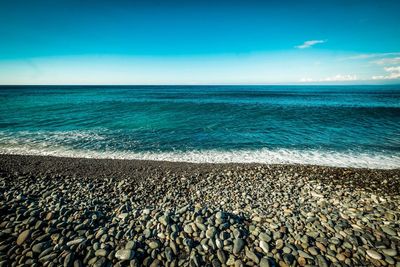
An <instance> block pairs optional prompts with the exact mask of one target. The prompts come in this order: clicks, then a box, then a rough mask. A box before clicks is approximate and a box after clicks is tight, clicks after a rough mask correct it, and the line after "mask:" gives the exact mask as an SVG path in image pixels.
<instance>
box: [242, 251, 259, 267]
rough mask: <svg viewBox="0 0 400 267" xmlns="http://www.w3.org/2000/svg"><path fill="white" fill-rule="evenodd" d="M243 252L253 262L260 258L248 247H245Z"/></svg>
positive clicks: (257, 261)
mask: <svg viewBox="0 0 400 267" xmlns="http://www.w3.org/2000/svg"><path fill="white" fill-rule="evenodd" d="M245 254H246V257H247V258H248V259H250V260H252V261H253V262H255V263H257V264H258V263H259V262H260V259H259V258H258V257H257V255H256V254H255V253H254V252H253V251H251V250H250V249H248V248H247V247H246V249H245Z"/></svg>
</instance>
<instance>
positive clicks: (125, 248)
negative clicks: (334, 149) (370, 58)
mask: <svg viewBox="0 0 400 267" xmlns="http://www.w3.org/2000/svg"><path fill="white" fill-rule="evenodd" d="M399 207H400V170H399V169H393V170H372V169H355V168H334V167H321V166H309V165H262V164H192V163H172V162H156V161H138V160H111V159H110V160H107V159H78V158H57V157H44V156H18V155H0V266H65V267H69V266H74V267H78V266H98V267H100V266H264V267H265V266H396V267H399V266H400V208H399Z"/></svg>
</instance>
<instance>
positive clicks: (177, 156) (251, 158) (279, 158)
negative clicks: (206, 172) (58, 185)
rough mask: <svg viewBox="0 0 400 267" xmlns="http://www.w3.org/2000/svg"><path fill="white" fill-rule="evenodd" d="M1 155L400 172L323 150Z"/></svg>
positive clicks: (41, 148) (389, 158)
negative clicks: (302, 165)
mask: <svg viewBox="0 0 400 267" xmlns="http://www.w3.org/2000/svg"><path fill="white" fill-rule="evenodd" d="M0 154H19V155H41V156H56V157H75V158H98V159H138V160H160V161H173V162H193V163H264V164H310V165H322V166H335V167H355V168H370V169H396V168H400V153H396V154H393V153H392V154H387V153H374V154H371V153H359V152H350V151H349V152H334V151H320V150H294V149H293V150H292V149H260V150H236V151H218V150H195V151H186V152H180V151H174V152H122V151H106V152H100V151H93V150H77V149H71V148H67V147H62V146H57V147H54V146H51V145H49V144H44V143H43V144H41V145H38V144H36V145H32V144H29V145H28V144H25V145H21V144H19V145H16V146H2V147H0Z"/></svg>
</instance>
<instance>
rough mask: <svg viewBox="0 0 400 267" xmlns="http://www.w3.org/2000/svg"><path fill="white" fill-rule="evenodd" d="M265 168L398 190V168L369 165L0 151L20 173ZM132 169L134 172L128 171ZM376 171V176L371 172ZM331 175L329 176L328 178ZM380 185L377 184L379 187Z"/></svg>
mask: <svg viewBox="0 0 400 267" xmlns="http://www.w3.org/2000/svg"><path fill="white" fill-rule="evenodd" d="M258 167H263V168H268V169H271V170H280V171H283V170H290V169H291V172H293V173H294V172H296V171H297V172H311V173H314V174H317V173H319V172H326V174H325V176H329V177H323V176H321V177H316V178H317V179H319V180H322V181H323V182H328V183H334V184H340V183H342V182H343V180H342V178H343V174H345V176H347V178H348V179H351V182H355V183H354V184H353V183H352V184H351V185H350V186H355V187H356V188H358V189H367V190H371V191H376V192H379V191H382V192H384V193H385V194H387V193H389V194H392V193H394V194H400V183H399V181H400V178H399V177H400V168H398V169H369V168H354V167H332V166H321V165H307V164H261V163H193V162H174V161H155V160H137V159H97V158H75V157H58V156H35V155H14V154H0V172H22V173H27V172H30V173H33V174H43V173H46V172H47V173H53V174H58V175H66V176H69V175H80V176H90V177H91V178H99V177H107V176H115V175H122V176H123V177H129V178H133V179H136V178H137V176H138V174H140V172H141V171H143V170H146V169H147V170H149V171H150V172H149V174H151V170H157V171H163V172H166V171H171V172H174V173H179V174H187V173H189V172H206V173H207V172H210V171H226V170H231V171H232V170H237V169H249V168H250V169H251V168H258ZM132 170H135V171H134V172H131V171H132ZM374 175H376V176H374ZM393 176H395V177H396V179H394V180H392V181H388V183H384V184H382V183H380V181H381V180H385V178H388V177H393ZM327 178H330V179H327ZM378 185H379V187H378Z"/></svg>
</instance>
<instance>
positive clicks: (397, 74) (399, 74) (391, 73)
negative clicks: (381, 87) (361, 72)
mask: <svg viewBox="0 0 400 267" xmlns="http://www.w3.org/2000/svg"><path fill="white" fill-rule="evenodd" d="M384 70H385V71H386V72H387V75H377V76H373V77H372V79H373V80H395V79H400V66H395V67H385V68H384Z"/></svg>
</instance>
